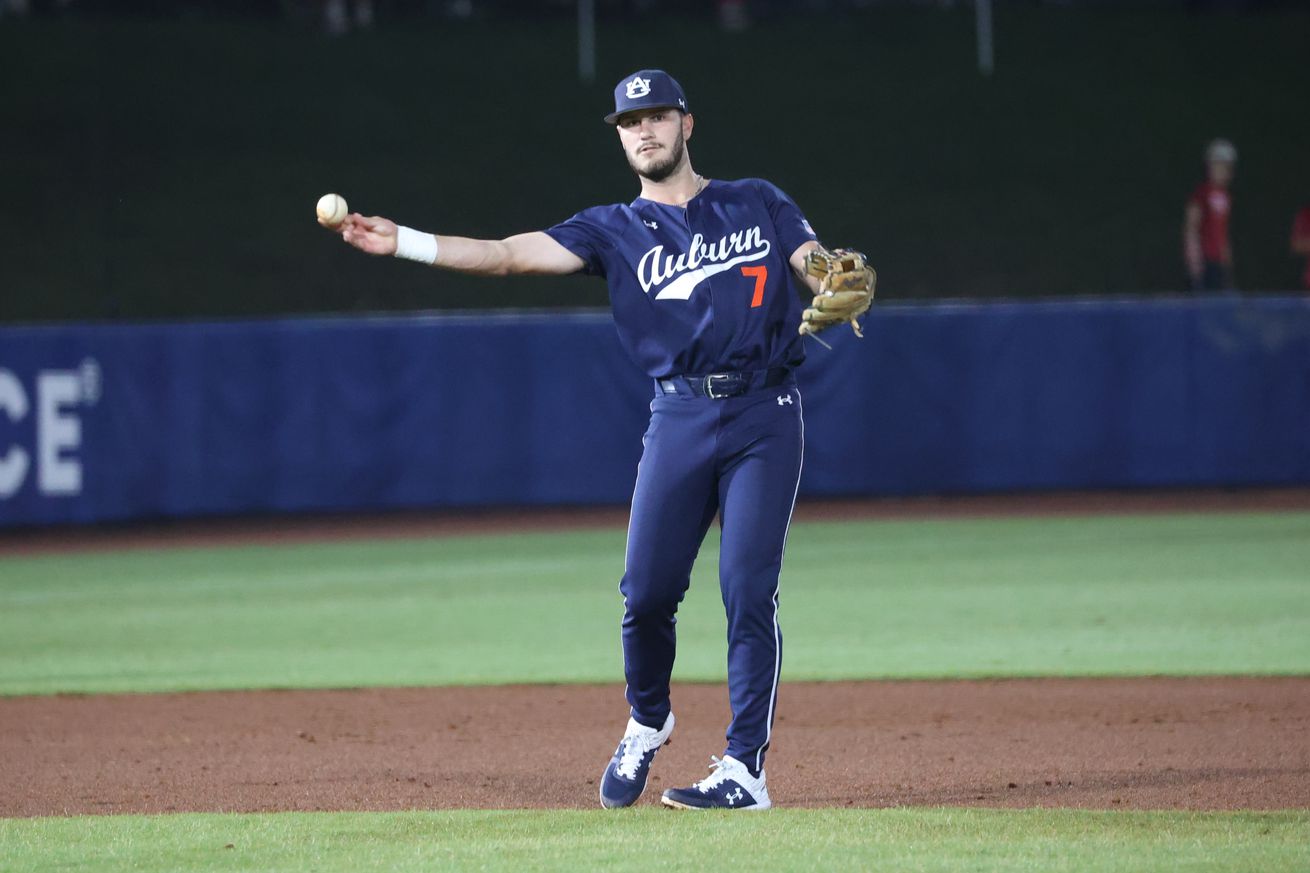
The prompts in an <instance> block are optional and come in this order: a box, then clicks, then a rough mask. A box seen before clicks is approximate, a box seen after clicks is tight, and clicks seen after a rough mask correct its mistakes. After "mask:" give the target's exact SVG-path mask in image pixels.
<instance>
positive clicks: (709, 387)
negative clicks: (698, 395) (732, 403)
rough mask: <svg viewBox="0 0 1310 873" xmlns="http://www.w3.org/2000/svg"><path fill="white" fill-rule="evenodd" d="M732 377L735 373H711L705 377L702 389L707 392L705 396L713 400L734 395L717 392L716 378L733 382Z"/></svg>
mask: <svg viewBox="0 0 1310 873" xmlns="http://www.w3.org/2000/svg"><path fill="white" fill-rule="evenodd" d="M732 378H733V374H731V373H710V374H709V375H708V376H706V377H705V379H704V381H703V382H702V383H701V390H703V391H704V392H705V396H706V397H708V398H710V399H711V400H722V399H723V398H725V397H731V396H732V395H731V394H715V393H714V380H715V379H721V380H724V381H727V382H731V381H732Z"/></svg>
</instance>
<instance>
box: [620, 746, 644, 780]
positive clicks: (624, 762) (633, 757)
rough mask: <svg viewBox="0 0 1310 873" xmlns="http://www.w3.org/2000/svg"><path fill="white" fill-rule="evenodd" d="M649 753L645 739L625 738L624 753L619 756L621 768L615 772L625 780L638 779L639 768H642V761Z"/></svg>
mask: <svg viewBox="0 0 1310 873" xmlns="http://www.w3.org/2000/svg"><path fill="white" fill-rule="evenodd" d="M648 751H650V750H649V749H648V748H646V742H645V738H644V737H640V736H629V737H624V738H623V752H622V754H620V755H619V766H617V767H615V768H614V769H615V772H617V773H618V774H619V775H620V776H622V777H623V778H624V779H636V778H637V768H638V767H640V766H641V759H642V758H644V757H646V753H647V752H648Z"/></svg>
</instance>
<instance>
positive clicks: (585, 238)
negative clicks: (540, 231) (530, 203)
mask: <svg viewBox="0 0 1310 873" xmlns="http://www.w3.org/2000/svg"><path fill="white" fill-rule="evenodd" d="M545 233H546V235H547V236H549V237H550V238H551V239H553V240H555V242H557V243H559V244H560V245H562V246H564V248H566V249H568V250H569V251H571V252H573V254H575V255H577V256H578V257H580V258H582V260H583V267H582V272H584V273H586V274H587V275H589V276H604V275H605V257H604V255H605V252H606V251H608V250H610V249H612V248H614V240H613V236H612V233H611V231H610V229H609V228H608V226H607V225H606V224H605V223H604V222H603V221H601V220H600V216H599V215H597V214H596V210H595V209H584V210H583V211H582V212H579V213H578V214H577V215H575V216H573V217H572V218H569V219H566V220H565V221H561V222H560V223H559V224H557V225H555V226H554V227H550V228H547V229H546V231H545Z"/></svg>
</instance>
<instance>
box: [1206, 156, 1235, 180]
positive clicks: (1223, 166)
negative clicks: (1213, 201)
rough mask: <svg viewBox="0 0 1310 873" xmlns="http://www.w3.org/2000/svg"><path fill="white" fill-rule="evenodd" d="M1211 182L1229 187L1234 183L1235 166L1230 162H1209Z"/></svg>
mask: <svg viewBox="0 0 1310 873" xmlns="http://www.w3.org/2000/svg"><path fill="white" fill-rule="evenodd" d="M1207 166H1208V168H1209V175H1210V181H1211V182H1212V183H1213V184H1215V185H1220V186H1223V185H1227V184H1229V183H1230V182H1232V181H1233V165H1232V163H1230V162H1229V161H1209V162H1208V164H1207Z"/></svg>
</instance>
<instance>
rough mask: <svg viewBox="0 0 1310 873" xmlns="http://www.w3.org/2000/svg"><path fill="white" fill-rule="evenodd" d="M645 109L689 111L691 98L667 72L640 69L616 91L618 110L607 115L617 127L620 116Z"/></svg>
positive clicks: (615, 89)
mask: <svg viewBox="0 0 1310 873" xmlns="http://www.w3.org/2000/svg"><path fill="white" fill-rule="evenodd" d="M642 109H681V110H682V111H683V112H687V111H688V110H687V95H686V94H684V93H682V86H681V85H679V84H678V80H677V79H675V78H673V77H672V76H670V75H669V74H668V73H666V72H664V71H663V70H638V71H637V72H635V73H633V74H632V75H630V76H627V77H625V78H624V79H623V81H621V82H619V84H618V85H617V86H615V88H614V111H613V112H611V113H610V114H609V115H606V116H605V122H606V124H614V123H615V122H617V121H618V118H619V116H620V115H623V114H624V113H626V112H636V111H638V110H642Z"/></svg>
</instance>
